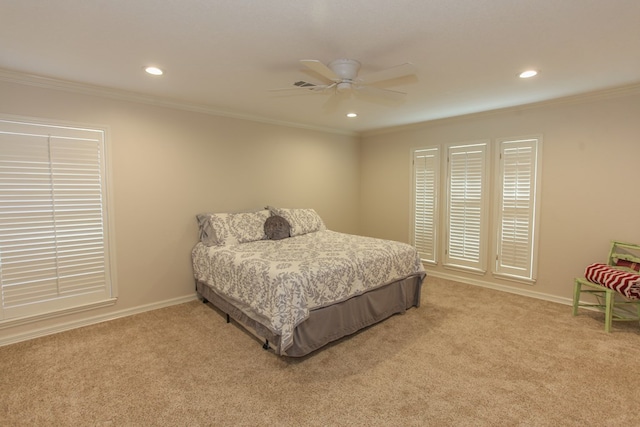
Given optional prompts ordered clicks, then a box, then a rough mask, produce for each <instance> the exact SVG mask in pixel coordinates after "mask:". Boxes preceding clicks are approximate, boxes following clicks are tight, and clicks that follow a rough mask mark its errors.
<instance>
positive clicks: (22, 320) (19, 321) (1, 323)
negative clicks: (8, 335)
mask: <svg viewBox="0 0 640 427" xmlns="http://www.w3.org/2000/svg"><path fill="white" fill-rule="evenodd" d="M116 301H118V298H110V299H108V300H104V301H99V302H94V303H91V304H84V305H80V306H77V307H71V308H66V309H63V310H56V311H50V312H48V313H42V314H37V315H35V316H26V317H18V318H15V319H7V320H0V329H5V328H12V327H15V326H20V325H26V324H28V323H35V322H39V321H41V320H47V319H53V318H56V317H62V316H66V315H69V314H74V313H80V312H83V311H87V310H94V309H96V308H102V307H109V306H112V305H114V304H115V303H116Z"/></svg>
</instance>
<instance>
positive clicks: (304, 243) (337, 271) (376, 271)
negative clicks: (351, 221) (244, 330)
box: [192, 208, 425, 357]
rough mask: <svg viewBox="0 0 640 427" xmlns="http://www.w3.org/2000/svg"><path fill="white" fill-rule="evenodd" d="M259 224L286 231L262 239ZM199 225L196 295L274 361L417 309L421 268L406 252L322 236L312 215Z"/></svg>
mask: <svg viewBox="0 0 640 427" xmlns="http://www.w3.org/2000/svg"><path fill="white" fill-rule="evenodd" d="M273 217H276V218H273ZM269 218H271V219H269ZM268 219H269V222H273V221H274V220H277V221H282V223H284V224H286V225H287V226H288V227H287V228H288V230H289V233H288V235H289V237H284V236H282V235H275V234H273V235H270V230H272V228H269V227H265V222H267V220H268ZM198 222H199V225H200V242H199V243H198V244H196V246H195V247H194V248H193V251H192V260H193V269H194V275H195V279H196V289H197V291H198V293H199V294H200V296H201V297H202V298H203V299H204V300H205V301H209V302H211V303H212V304H213V305H215V306H216V307H218V308H219V309H220V310H222V311H223V312H224V313H226V314H228V315H230V316H231V317H232V318H234V319H235V320H237V321H239V322H240V323H241V324H243V325H244V326H245V327H248V328H250V329H252V330H253V332H254V333H256V334H257V335H258V336H260V337H262V338H264V339H265V340H267V341H268V342H269V343H270V344H271V345H272V346H274V349H275V351H276V353H277V354H280V355H283V356H293V357H298V356H304V355H306V354H308V353H310V352H312V351H314V350H316V349H317V348H319V347H322V346H323V345H325V344H327V343H329V342H331V341H334V340H336V339H339V338H342V337H343V336H346V335H349V334H352V333H354V332H356V331H357V330H359V329H361V328H364V327H367V326H369V325H371V324H373V323H376V322H379V321H380V320H383V319H385V318H387V317H389V316H391V315H393V314H396V313H402V312H404V311H405V310H407V309H408V308H410V307H413V306H416V307H418V306H419V304H420V290H421V285H422V281H423V279H424V277H425V271H424V268H423V267H422V263H421V262H420V258H419V255H418V253H417V251H416V250H415V248H413V247H412V246H410V245H407V244H405V243H400V242H395V241H390V240H382V239H374V238H370V237H363V236H355V235H350V234H344V233H338V232H335V231H331V230H327V229H326V227H325V225H324V223H323V222H322V220H321V219H320V217H319V216H318V215H317V213H316V212H315V211H314V210H313V209H278V208H269V209H265V210H261V211H257V212H244V213H236V214H203V215H199V216H198ZM269 222H267V223H269ZM265 230H267V231H266V232H265ZM280 231H281V230H280ZM279 234H281V233H279ZM283 237H284V238H283ZM273 238H276V239H278V240H272V239H273Z"/></svg>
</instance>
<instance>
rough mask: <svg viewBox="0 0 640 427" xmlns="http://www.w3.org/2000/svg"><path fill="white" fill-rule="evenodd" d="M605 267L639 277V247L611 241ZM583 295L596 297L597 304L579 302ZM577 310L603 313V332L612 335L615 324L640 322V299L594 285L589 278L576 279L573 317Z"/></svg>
mask: <svg viewBox="0 0 640 427" xmlns="http://www.w3.org/2000/svg"><path fill="white" fill-rule="evenodd" d="M606 264H607V265H608V266H611V267H615V269H616V270H621V271H625V272H629V273H636V274H640V272H639V270H640V245H635V244H631V243H622V242H615V241H614V242H611V250H610V251H609V257H608V259H607V262H606ZM582 294H589V295H592V296H594V297H595V300H596V301H597V302H596V303H585V302H581V301H580V296H581V295H582ZM578 307H590V308H595V309H597V310H600V311H604V313H605V316H604V330H605V332H611V323H612V321H614V320H615V321H627V322H640V299H631V298H627V297H625V296H624V295H622V294H621V293H620V292H617V291H616V290H614V289H610V288H608V287H606V286H602V285H599V284H597V283H593V282H591V281H589V280H587V279H586V278H576V279H575V285H574V288H573V315H574V316H577V315H578Z"/></svg>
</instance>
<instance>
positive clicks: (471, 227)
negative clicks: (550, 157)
mask: <svg viewBox="0 0 640 427" xmlns="http://www.w3.org/2000/svg"><path fill="white" fill-rule="evenodd" d="M491 145H492V144H491V142H490V141H478V142H470V143H461V144H450V145H447V146H446V157H445V156H442V157H445V158H444V159H441V158H440V156H439V150H440V147H439V146H434V147H429V148H419V149H414V150H412V160H413V161H412V165H413V166H412V167H413V183H412V185H413V202H412V203H413V206H412V214H413V218H412V226H413V229H412V242H413V244H414V246H415V247H416V248H417V249H418V252H419V253H420V256H421V258H422V260H423V261H426V262H430V263H432V264H436V263H437V259H438V251H439V250H440V251H441V253H442V260H443V265H445V266H447V267H452V268H460V269H465V270H468V271H472V272H479V273H485V272H487V270H489V261H488V260H492V262H493V261H494V260H495V262H494V264H493V267H492V268H491V271H492V272H493V274H494V275H495V276H498V277H502V278H506V279H514V280H518V281H523V282H528V283H532V282H535V279H536V267H537V261H536V259H537V257H536V253H537V250H536V248H537V234H538V232H537V231H538V218H539V214H540V209H539V204H540V202H539V199H540V197H539V191H540V190H539V188H540V180H541V176H540V168H541V166H540V158H541V150H542V138H541V137H531V138H518V139H516V138H510V139H506V138H505V139H499V140H496V141H495V142H494V143H493V145H494V148H495V152H496V155H495V158H494V159H493V161H491V158H490V156H489V151H490V148H491ZM441 162H444V163H443V164H446V174H443V179H444V180H445V183H444V186H443V188H444V189H445V190H446V191H444V192H443V195H442V196H439V194H438V188H439V183H438V181H439V177H440V172H439V171H440V168H439V166H440V163H441ZM492 171H494V173H493V175H494V181H493V183H494V186H493V187H491V186H490V184H491V181H489V177H490V176H491V175H492V173H491V172H492ZM440 197H441V199H440ZM492 200H493V202H494V204H493V205H491V204H490V203H491V202H492ZM440 203H442V205H443V206H444V209H445V211H444V215H443V219H441V220H439V219H438V206H439V205H440ZM490 211H491V212H493V217H490V215H489V212H490ZM489 233H491V234H489ZM439 235H441V236H443V239H442V240H443V242H442V247H441V248H440V249H439V246H438V241H437V239H436V237H437V236H439ZM491 236H494V238H492V239H491V242H492V243H491V244H492V245H493V246H491V245H490V244H489V240H490V239H489V238H490V237H491ZM490 251H492V252H490ZM490 253H492V254H493V255H491V256H490Z"/></svg>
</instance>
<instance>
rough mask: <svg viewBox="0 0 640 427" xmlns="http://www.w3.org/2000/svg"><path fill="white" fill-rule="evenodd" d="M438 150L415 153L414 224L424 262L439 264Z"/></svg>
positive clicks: (416, 243) (416, 244) (416, 245)
mask: <svg viewBox="0 0 640 427" xmlns="http://www.w3.org/2000/svg"><path fill="white" fill-rule="evenodd" d="M439 164H440V153H439V150H438V148H430V149H424V150H415V151H414V153H413V188H414V209H413V215H414V221H413V244H414V246H415V247H416V249H417V250H418V252H419V253H420V258H421V259H422V260H423V261H426V262H431V263H435V262H436V261H437V257H436V224H437V218H438V215H437V213H438V212H437V208H438V203H437V200H438V176H439Z"/></svg>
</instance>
